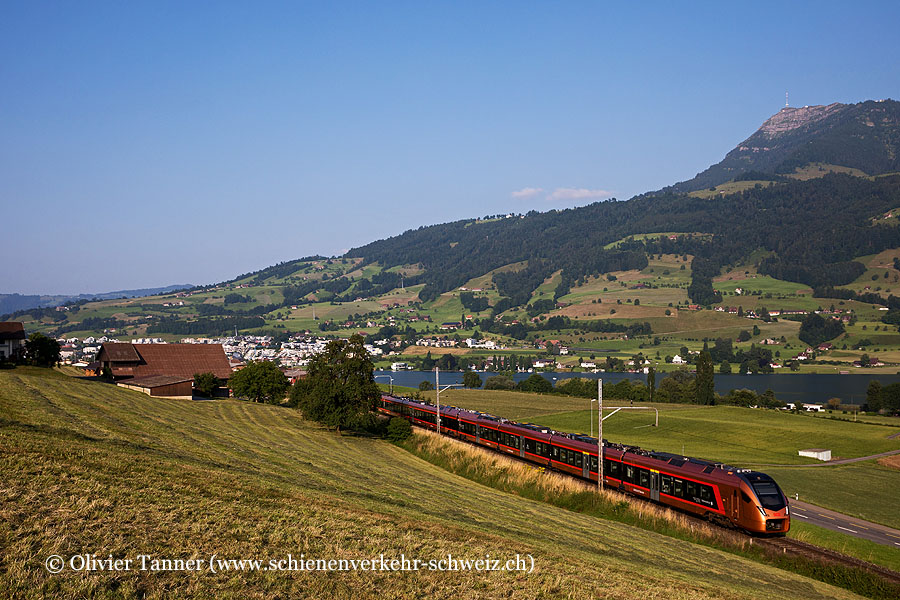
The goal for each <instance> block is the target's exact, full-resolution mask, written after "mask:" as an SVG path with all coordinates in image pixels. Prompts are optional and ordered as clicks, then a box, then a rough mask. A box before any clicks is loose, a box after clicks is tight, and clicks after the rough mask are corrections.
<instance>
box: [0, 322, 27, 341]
mask: <svg viewBox="0 0 900 600" xmlns="http://www.w3.org/2000/svg"><path fill="white" fill-rule="evenodd" d="M24 339H25V325H23V324H22V323H20V322H18V321H3V322H0V340H24Z"/></svg>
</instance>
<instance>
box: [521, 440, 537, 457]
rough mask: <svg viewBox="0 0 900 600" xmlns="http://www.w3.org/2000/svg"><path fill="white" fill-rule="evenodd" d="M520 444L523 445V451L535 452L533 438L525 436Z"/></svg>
mask: <svg viewBox="0 0 900 600" xmlns="http://www.w3.org/2000/svg"><path fill="white" fill-rule="evenodd" d="M522 445H523V446H524V449H525V452H531V453H532V454H535V451H534V440H532V439H530V438H525V439H523V440H522Z"/></svg>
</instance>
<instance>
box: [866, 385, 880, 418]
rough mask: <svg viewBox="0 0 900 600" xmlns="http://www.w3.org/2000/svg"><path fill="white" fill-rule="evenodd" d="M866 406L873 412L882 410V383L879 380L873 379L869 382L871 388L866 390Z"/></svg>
mask: <svg viewBox="0 0 900 600" xmlns="http://www.w3.org/2000/svg"><path fill="white" fill-rule="evenodd" d="M866 405H867V407H868V409H869V410H870V411H872V412H878V411H880V410H881V406H882V401H881V382H880V381H878V380H877V379H873V380H872V381H870V382H869V387H868V389H867V390H866Z"/></svg>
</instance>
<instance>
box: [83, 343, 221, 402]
mask: <svg viewBox="0 0 900 600" xmlns="http://www.w3.org/2000/svg"><path fill="white" fill-rule="evenodd" d="M97 362H98V363H99V370H100V371H101V372H102V371H103V370H105V369H107V368H109V370H110V372H111V373H112V376H113V379H115V380H116V382H118V383H120V384H121V385H122V386H123V387H129V388H133V389H139V390H140V391H143V392H144V393H146V394H149V395H151V396H183V397H190V396H191V394H192V391H191V388H192V383H193V380H194V375H195V374H197V373H213V374H214V375H215V376H216V377H218V378H219V379H221V380H223V381H227V380H228V379H229V378H230V377H231V365H230V364H229V362H228V357H227V356H225V351H224V350H223V349H222V345H221V344H125V343H119V342H106V343H105V344H103V346H101V348H100V353H99V354H98V355H97Z"/></svg>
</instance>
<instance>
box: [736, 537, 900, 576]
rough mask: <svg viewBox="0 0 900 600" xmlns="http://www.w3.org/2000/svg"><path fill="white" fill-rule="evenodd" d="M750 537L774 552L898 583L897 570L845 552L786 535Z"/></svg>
mask: <svg viewBox="0 0 900 600" xmlns="http://www.w3.org/2000/svg"><path fill="white" fill-rule="evenodd" d="M748 537H751V536H748ZM751 539H752V540H753V544H754V545H758V546H762V547H763V548H768V549H769V550H770V551H772V552H774V553H776V554H791V555H794V556H801V557H803V558H807V559H810V560H814V561H817V562H820V563H826V564H833V565H841V566H845V567H856V568H859V569H863V570H865V571H868V572H870V573H873V574H875V575H878V576H879V577H881V578H882V579H884V580H886V581H888V582H890V583H892V584H894V585H900V573H898V572H897V571H892V570H891V569H888V568H885V567H881V566H879V565H875V564H872V563H870V562H866V561H864V560H861V559H858V558H854V557H852V556H847V555H846V554H841V553H840V552H836V551H834V550H829V549H827V548H822V547H821V546H815V545H813V544H809V543H807V542H801V541H800V540H795V539H791V538H787V537H781V538H755V537H754V538H751Z"/></svg>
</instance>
